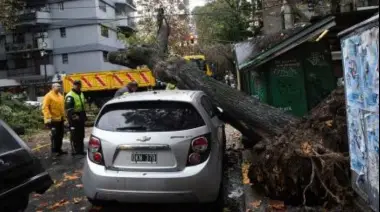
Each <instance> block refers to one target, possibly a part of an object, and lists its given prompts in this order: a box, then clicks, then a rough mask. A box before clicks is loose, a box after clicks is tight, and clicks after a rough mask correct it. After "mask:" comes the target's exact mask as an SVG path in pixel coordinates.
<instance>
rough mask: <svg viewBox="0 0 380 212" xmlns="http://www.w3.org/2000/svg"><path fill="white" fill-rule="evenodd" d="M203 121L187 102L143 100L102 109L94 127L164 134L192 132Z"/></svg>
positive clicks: (203, 123) (202, 124)
mask: <svg viewBox="0 0 380 212" xmlns="http://www.w3.org/2000/svg"><path fill="white" fill-rule="evenodd" d="M204 125H205V122H204V121H203V119H202V117H201V116H200V114H199V113H198V111H197V110H196V109H195V108H194V107H193V106H192V105H191V104H189V103H185V102H173V101H143V102H126V103H117V104H111V105H107V106H105V107H104V109H103V110H102V111H101V113H100V115H99V118H98V120H97V122H96V125H95V126H96V127H97V128H99V129H101V130H106V131H118V132H164V131H180V130H188V129H194V128H197V127H201V126H204Z"/></svg>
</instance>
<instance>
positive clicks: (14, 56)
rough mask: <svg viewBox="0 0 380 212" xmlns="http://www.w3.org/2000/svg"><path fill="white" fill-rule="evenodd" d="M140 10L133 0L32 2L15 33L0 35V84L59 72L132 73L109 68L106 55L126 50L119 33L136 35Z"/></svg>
mask: <svg viewBox="0 0 380 212" xmlns="http://www.w3.org/2000/svg"><path fill="white" fill-rule="evenodd" d="M30 2H32V1H30ZM135 11H136V6H135V5H134V3H133V1H132V0H66V1H55V0H46V2H44V3H42V2H41V1H38V3H29V2H28V3H27V6H26V9H25V10H24V11H22V12H20V14H18V17H19V18H18V24H17V26H16V28H15V29H14V30H13V31H12V32H5V31H4V30H2V33H1V34H0V79H2V78H3V79H4V78H5V79H15V80H16V81H18V82H19V83H20V84H21V85H23V84H28V81H33V82H36V81H39V80H40V81H41V80H42V81H44V80H46V79H47V78H50V77H51V76H53V75H54V74H56V73H60V74H62V73H63V74H70V73H78V72H94V71H103V70H117V69H125V68H127V67H123V66H119V65H114V64H111V63H109V62H108V61H107V53H108V52H110V51H116V50H118V49H123V48H125V44H124V43H123V41H121V40H119V39H118V33H121V32H127V31H129V32H130V31H133V30H134V27H135V24H134V20H133V18H130V17H132V16H134V14H135ZM30 84H33V83H30ZM0 86H1V85H0Z"/></svg>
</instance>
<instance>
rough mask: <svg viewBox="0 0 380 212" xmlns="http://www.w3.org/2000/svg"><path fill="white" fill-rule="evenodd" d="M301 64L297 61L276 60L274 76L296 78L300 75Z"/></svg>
mask: <svg viewBox="0 0 380 212" xmlns="http://www.w3.org/2000/svg"><path fill="white" fill-rule="evenodd" d="M300 66H301V64H300V63H299V62H298V61H297V60H295V59H291V60H276V61H275V68H274V69H273V74H274V75H276V76H278V77H295V76H297V75H298V70H299V68H300Z"/></svg>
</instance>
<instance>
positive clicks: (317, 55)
mask: <svg viewBox="0 0 380 212" xmlns="http://www.w3.org/2000/svg"><path fill="white" fill-rule="evenodd" d="M307 61H309V62H310V63H311V65H313V66H327V65H328V63H327V62H326V60H325V56H324V55H323V53H321V52H312V53H311V54H310V56H309V57H308V58H307Z"/></svg>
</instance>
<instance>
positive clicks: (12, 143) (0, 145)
mask: <svg viewBox="0 0 380 212" xmlns="http://www.w3.org/2000/svg"><path fill="white" fill-rule="evenodd" d="M0 135H1V142H0V155H1V154H3V153H6V152H9V151H12V150H15V149H19V148H21V146H20V144H19V143H18V142H17V141H16V140H15V139H14V138H13V136H12V135H11V134H10V133H9V132H8V131H7V129H6V128H4V126H3V125H2V124H1V122H0Z"/></svg>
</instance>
